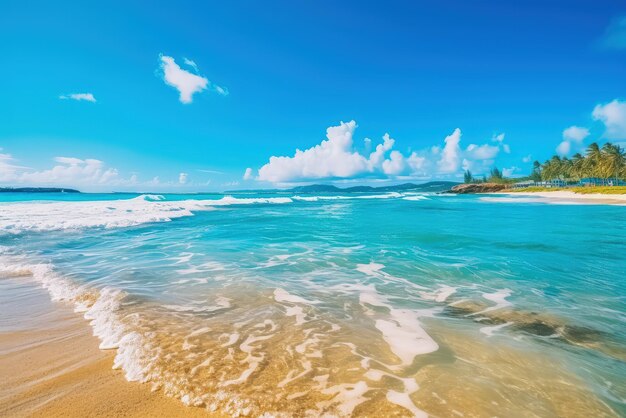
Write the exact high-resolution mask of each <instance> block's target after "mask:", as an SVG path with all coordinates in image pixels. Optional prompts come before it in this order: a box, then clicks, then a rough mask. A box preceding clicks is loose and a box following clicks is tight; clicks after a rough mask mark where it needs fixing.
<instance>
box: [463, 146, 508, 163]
mask: <svg viewBox="0 0 626 418" xmlns="http://www.w3.org/2000/svg"><path fill="white" fill-rule="evenodd" d="M499 152H500V147H495V146H491V145H489V144H484V145H480V146H478V145H476V144H470V145H468V147H467V149H466V150H465V155H466V156H467V157H469V158H470V159H472V160H490V159H492V158H495V156H496V155H498V153H499Z"/></svg>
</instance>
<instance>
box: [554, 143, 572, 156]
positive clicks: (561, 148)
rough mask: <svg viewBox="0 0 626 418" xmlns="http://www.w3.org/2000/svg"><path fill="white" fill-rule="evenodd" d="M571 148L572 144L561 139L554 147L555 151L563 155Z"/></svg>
mask: <svg viewBox="0 0 626 418" xmlns="http://www.w3.org/2000/svg"><path fill="white" fill-rule="evenodd" d="M571 149H572V145H571V143H570V142H569V141H562V142H561V143H560V144H559V145H558V146H557V147H556V153H557V154H558V155H560V156H565V155H568V154H569V153H570V151H571Z"/></svg>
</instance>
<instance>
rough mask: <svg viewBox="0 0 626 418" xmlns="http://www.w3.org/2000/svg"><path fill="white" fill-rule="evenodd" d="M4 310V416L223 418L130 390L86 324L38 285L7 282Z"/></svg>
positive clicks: (0, 344)
mask: <svg viewBox="0 0 626 418" xmlns="http://www.w3.org/2000/svg"><path fill="white" fill-rule="evenodd" d="M0 306H2V309H1V310H0V381H2V385H0V416H7V417H8V416H11V417H27V416H28V417H61V416H63V417H87V416H89V417H104V416H107V417H111V416H124V417H141V416H150V417H177V416H185V417H196V416H198V417H217V416H219V415H217V414H209V413H208V412H206V411H205V410H204V409H200V408H190V407H186V406H184V405H183V404H182V403H181V402H180V401H178V400H177V399H172V398H169V397H166V396H165V395H164V394H163V393H162V392H161V391H157V392H152V391H151V390H150V386H149V385H147V384H139V383H132V382H127V381H126V380H125V379H124V376H123V373H122V372H121V371H120V370H113V369H112V365H113V356H114V352H113V351H110V350H109V351H102V350H100V349H98V344H99V341H98V339H97V338H95V337H93V336H92V330H91V327H90V326H89V324H88V323H87V322H86V321H85V320H84V319H83V318H82V316H80V315H77V314H75V313H74V312H73V311H72V310H71V309H70V308H69V307H68V306H67V305H64V304H60V303H53V302H51V301H50V298H49V295H48V293H47V292H46V291H45V290H44V289H41V288H39V287H37V286H36V285H35V284H30V283H24V281H23V280H21V281H20V279H2V280H0Z"/></svg>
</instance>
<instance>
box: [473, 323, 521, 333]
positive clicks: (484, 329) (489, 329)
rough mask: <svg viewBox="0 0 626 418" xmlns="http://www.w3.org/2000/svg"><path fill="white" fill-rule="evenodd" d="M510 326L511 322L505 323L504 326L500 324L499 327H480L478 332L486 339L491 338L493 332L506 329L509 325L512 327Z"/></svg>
mask: <svg viewBox="0 0 626 418" xmlns="http://www.w3.org/2000/svg"><path fill="white" fill-rule="evenodd" d="M512 324H513V322H505V323H504V324H500V325H493V326H489V327H482V328H481V329H480V330H479V331H480V332H482V333H483V334H485V335H486V336H487V337H491V336H493V334H494V333H495V332H497V331H500V330H501V329H502V328H504V327H508V326H509V325H512Z"/></svg>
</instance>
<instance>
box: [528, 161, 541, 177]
mask: <svg viewBox="0 0 626 418" xmlns="http://www.w3.org/2000/svg"><path fill="white" fill-rule="evenodd" d="M530 178H531V179H532V180H533V181H541V163H540V162H539V161H535V162H534V163H533V172H532V174H531V175H530Z"/></svg>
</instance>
